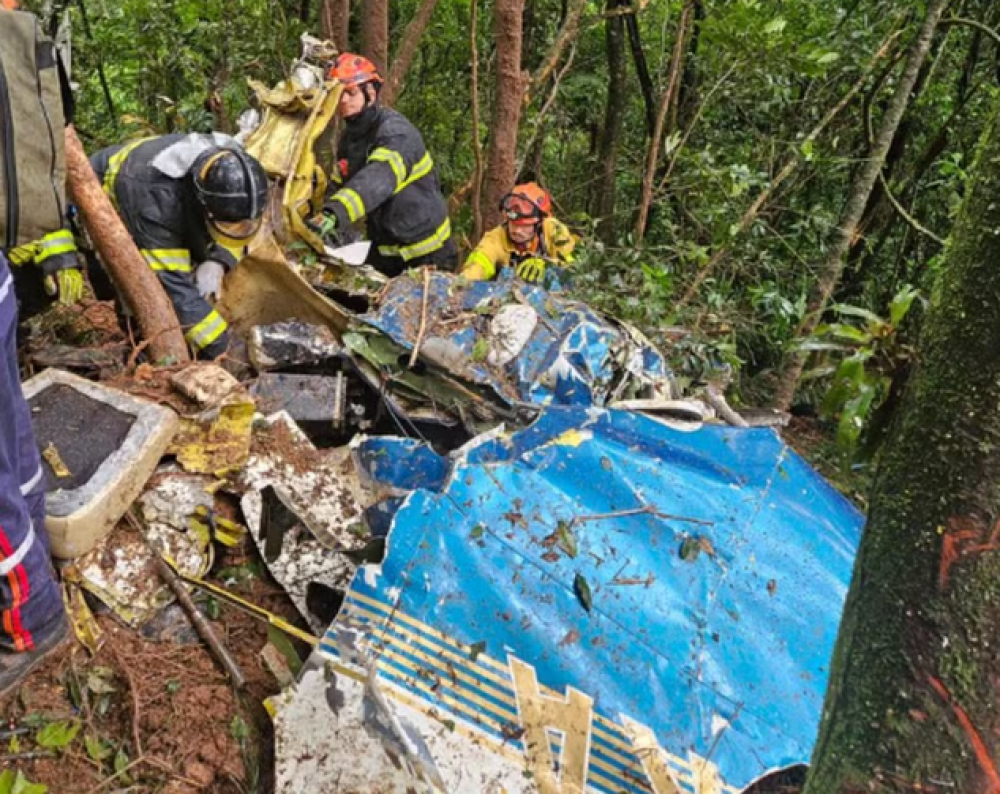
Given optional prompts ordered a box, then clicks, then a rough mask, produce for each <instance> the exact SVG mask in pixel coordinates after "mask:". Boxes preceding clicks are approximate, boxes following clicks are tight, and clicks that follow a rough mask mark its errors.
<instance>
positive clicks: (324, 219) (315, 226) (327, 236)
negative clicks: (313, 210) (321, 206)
mask: <svg viewBox="0 0 1000 794" xmlns="http://www.w3.org/2000/svg"><path fill="white" fill-rule="evenodd" d="M306 226H308V227H309V228H310V229H311V230H312V231H313V233H315V234H316V235H317V236H318V237H319V238H320V239H321V240H322V241H323V244H324V245H328V246H330V247H331V248H338V247H339V246H340V233H339V232H338V230H337V216H336V215H334V214H333V213H328V212H321V213H320V214H319V215H315V216H313V217H312V218H310V219H309V220H307V221H306Z"/></svg>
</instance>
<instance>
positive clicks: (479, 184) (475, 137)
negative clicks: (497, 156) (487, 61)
mask: <svg viewBox="0 0 1000 794" xmlns="http://www.w3.org/2000/svg"><path fill="white" fill-rule="evenodd" d="M469 28H470V31H469V48H470V50H471V51H472V55H471V57H472V151H473V153H474V154H475V158H476V167H475V170H474V171H473V174H472V219H473V224H472V228H473V233H474V234H475V240H476V243H477V244H478V242H479V240H480V239H481V238H482V236H483V207H482V202H483V144H482V141H480V140H479V45H478V43H477V34H478V30H479V0H472V19H471V20H470V22H469Z"/></svg>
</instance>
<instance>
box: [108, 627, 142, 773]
mask: <svg viewBox="0 0 1000 794" xmlns="http://www.w3.org/2000/svg"><path fill="white" fill-rule="evenodd" d="M108 647H109V648H110V650H111V655H112V656H113V657H114V658H115V663H116V664H117V665H118V669H119V670H121V672H122V674H123V675H124V676H125V680H126V681H128V691H129V697H130V699H131V700H132V752H133V753H135V754H136V755H138V756H141V755H142V742H141V741H140V739H139V690H138V688H137V687H136V685H135V679H134V678H133V677H132V671H131V670H129V668H128V665H127V664H125V663H124V662H123V661H122V658H121V657H120V656H119V655H118V650H117V649H116V648H115V647H114V645H109V646H108Z"/></svg>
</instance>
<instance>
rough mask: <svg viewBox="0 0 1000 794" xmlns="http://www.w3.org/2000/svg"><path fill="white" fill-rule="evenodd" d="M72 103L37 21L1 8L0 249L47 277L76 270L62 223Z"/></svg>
mask: <svg viewBox="0 0 1000 794" xmlns="http://www.w3.org/2000/svg"><path fill="white" fill-rule="evenodd" d="M71 113H72V99H71V95H70V94H69V93H68V87H67V85H66V80H65V78H64V75H62V70H61V67H60V65H59V59H58V56H57V54H56V49H55V45H53V43H52V42H51V41H50V40H49V39H48V38H46V37H45V36H44V35H43V34H42V31H41V27H40V25H39V22H38V20H37V19H36V18H35V17H34V16H33V15H32V14H29V13H27V12H24V11H9V10H5V9H0V249H3V250H6V251H7V252H8V254H9V256H10V260H11V262H12V263H13V264H15V265H24V264H29V263H34V264H37V265H39V266H40V267H41V268H42V271H43V272H44V273H45V275H51V274H52V273H54V272H56V271H57V270H63V269H65V268H70V267H78V266H79V263H78V262H77V259H76V245H75V243H74V242H73V235H72V234H71V233H70V232H69V230H67V229H64V228H63V226H64V224H65V222H66V157H65V152H64V148H63V141H64V133H63V128H64V126H65V123H66V117H67V116H68V115H69V114H71Z"/></svg>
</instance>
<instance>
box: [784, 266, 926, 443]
mask: <svg viewBox="0 0 1000 794" xmlns="http://www.w3.org/2000/svg"><path fill="white" fill-rule="evenodd" d="M918 297H919V292H918V291H917V290H916V289H914V288H913V287H910V286H905V287H903V289H901V290H900V291H899V292H898V293H897V294H896V295H895V297H893V299H892V301H891V302H890V304H889V317H888V319H884V318H882V317H879V316H878V315H877V314H874V313H873V312H871V311H869V310H867V309H863V308H860V307H857V306H847V305H842V304H838V305H835V306H834V307H833V309H832V310H833V312H835V313H836V314H837V315H838V316H839V317H841V318H843V320H844V322H839V323H828V324H825V325H820V326H818V327H817V329H816V333H815V334H814V335H813V336H812V337H811V338H809V339H807V340H806V341H804V342H803V343H802V344H801V346H800V347H801V349H802V350H806V351H809V352H812V353H814V354H816V358H817V359H818V361H817V364H816V366H815V367H814V368H813V369H811V370H809V371H808V372H807V373H805V374H804V375H803V380H804V381H811V380H816V379H820V378H829V379H830V387H829V390H828V391H827V393H826V397H825V398H824V399H823V404H822V412H823V414H824V415H825V416H826V417H827V418H831V419H835V420H836V421H837V445H838V447H839V448H840V450H841V452H842V453H843V454H844V456H845V457H846V458H847V459H850V458H851V457H852V456H853V454H854V452H855V447H856V445H857V442H858V438H859V437H860V435H861V433H862V431H863V430H864V429H865V426H866V422H867V420H868V419H869V417H870V416H871V415H872V412H873V411H874V409H876V408H878V407H879V405H880V404H881V402H882V401H883V400H884V399H885V398H886V396H887V395H888V393H889V387H890V385H891V383H892V378H893V376H894V375H895V374H896V373H897V372H898V370H899V369H900V367H902V366H904V365H905V364H906V363H907V362H908V361H909V359H910V358H911V356H912V350H911V348H910V347H909V346H908V345H906V344H905V343H904V342H903V341H902V340H901V338H900V327H901V325H902V323H903V321H904V319H905V318H906V316H907V315H908V314H909V312H910V309H911V307H912V306H913V303H914V301H915V300H916V299H917V298H918Z"/></svg>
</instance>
